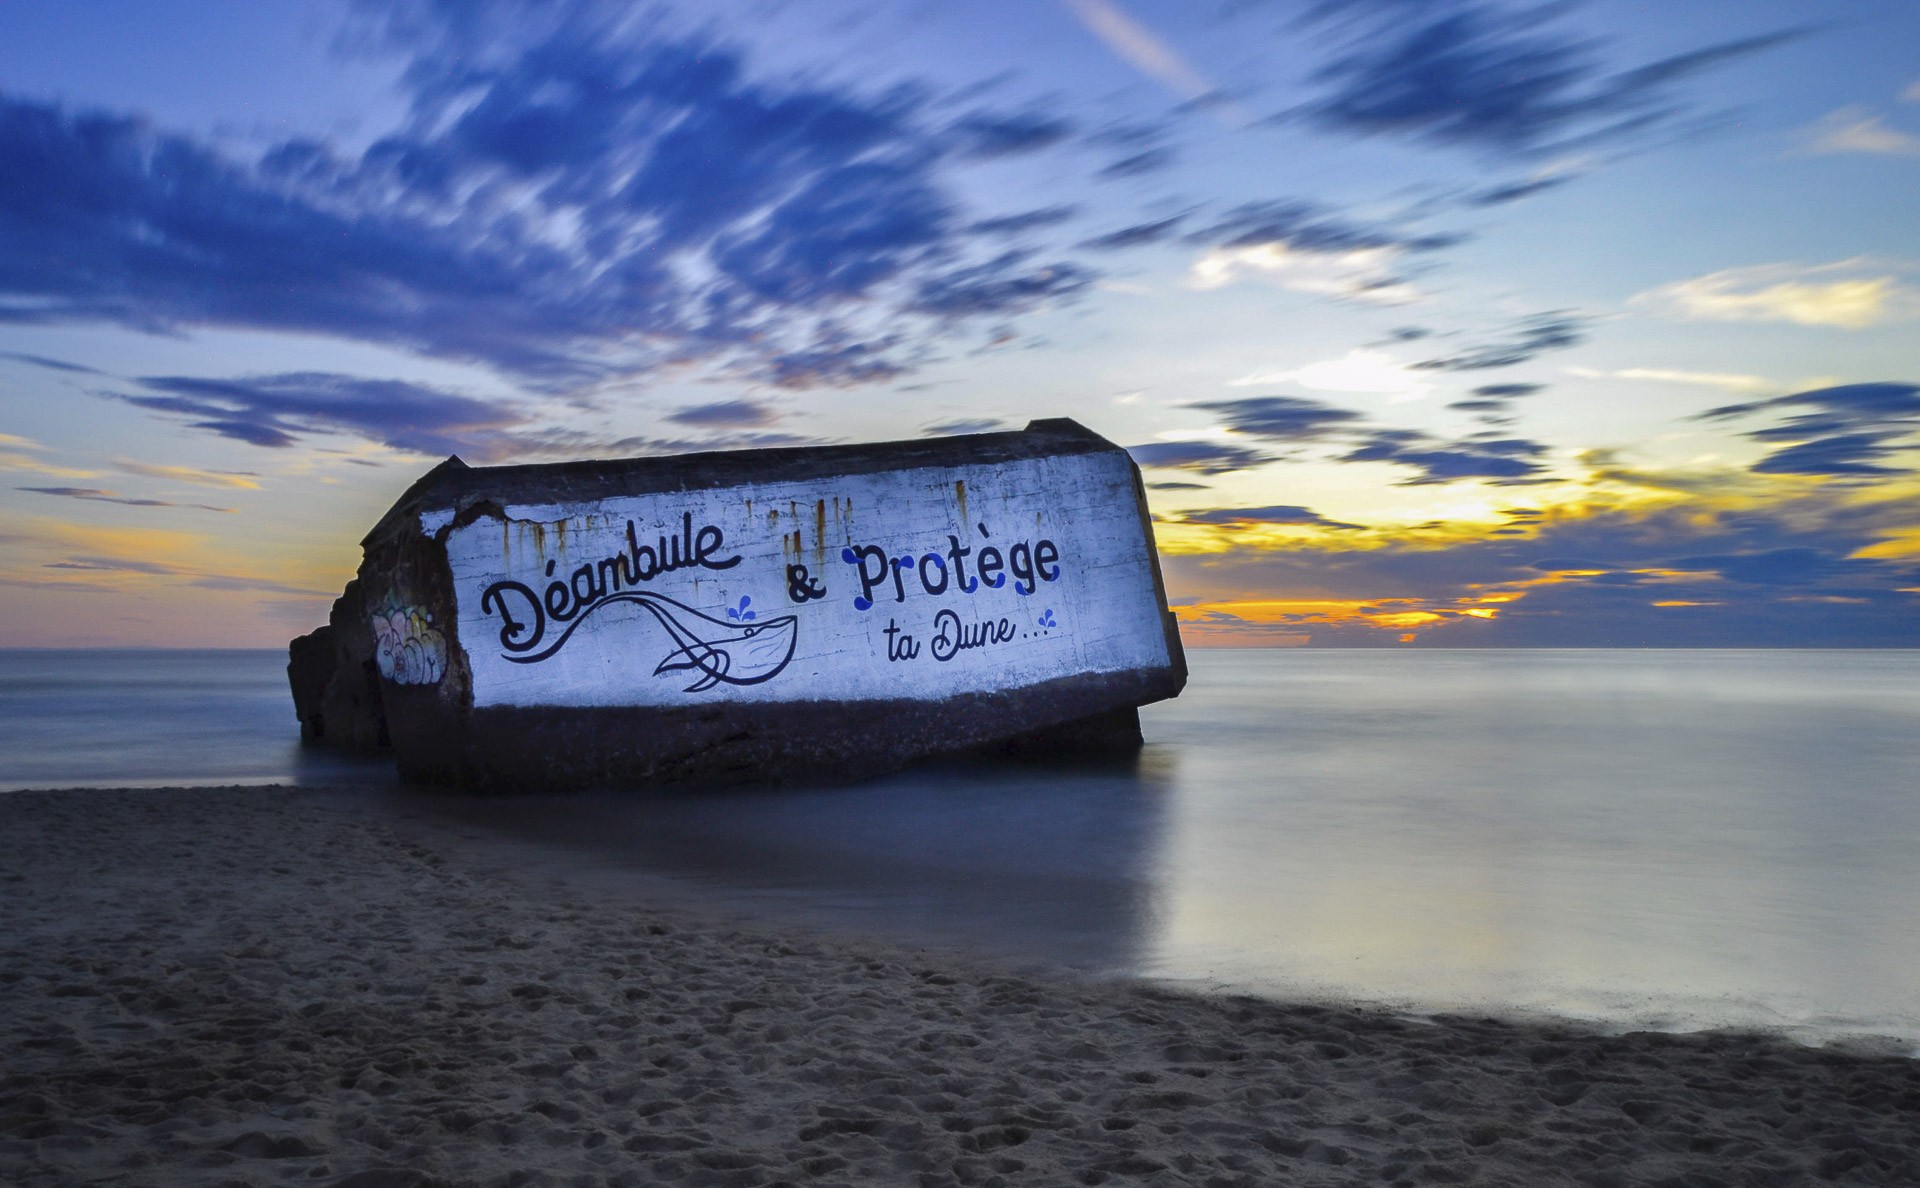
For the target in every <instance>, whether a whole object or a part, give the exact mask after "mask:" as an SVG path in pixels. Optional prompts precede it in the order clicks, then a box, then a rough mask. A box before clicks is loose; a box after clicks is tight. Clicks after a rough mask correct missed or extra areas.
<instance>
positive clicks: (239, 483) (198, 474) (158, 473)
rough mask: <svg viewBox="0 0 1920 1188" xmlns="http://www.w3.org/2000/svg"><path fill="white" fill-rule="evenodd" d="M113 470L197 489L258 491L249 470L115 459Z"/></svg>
mask: <svg viewBox="0 0 1920 1188" xmlns="http://www.w3.org/2000/svg"><path fill="white" fill-rule="evenodd" d="M113 465H114V469H116V470H121V471H125V472H126V473H127V474H138V475H145V476H146V477H147V478H158V479H172V480H173V481H175V482H181V483H192V484H193V485H195V486H197V487H232V488H235V489H237V490H241V491H258V490H259V489H260V483H259V482H258V481H257V480H258V479H259V477H260V476H259V475H257V474H255V473H254V472H252V471H250V470H204V469H202V468H200V467H198V466H165V465H161V464H159V463H156V462H140V461H137V460H135V459H132V458H115V459H114V461H113Z"/></svg>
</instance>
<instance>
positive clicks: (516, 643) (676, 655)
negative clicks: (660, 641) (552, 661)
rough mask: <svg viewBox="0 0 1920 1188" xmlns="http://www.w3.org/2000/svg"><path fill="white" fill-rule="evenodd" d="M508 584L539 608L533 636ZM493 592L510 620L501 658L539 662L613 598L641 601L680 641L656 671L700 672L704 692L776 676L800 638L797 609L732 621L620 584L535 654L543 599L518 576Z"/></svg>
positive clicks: (695, 689) (696, 687)
mask: <svg viewBox="0 0 1920 1188" xmlns="http://www.w3.org/2000/svg"><path fill="white" fill-rule="evenodd" d="M508 590H511V591H512V592H514V593H517V594H520V595H521V596H522V597H523V598H525V600H526V603H527V606H528V608H529V609H531V610H532V611H533V612H534V616H533V624H532V626H533V632H532V635H531V637H530V638H523V632H524V631H525V628H526V626H528V624H523V623H521V622H519V621H517V620H515V619H514V618H513V617H512V616H511V615H510V614H508V613H507V608H506V602H505V598H504V594H505V592H506V591H508ZM487 593H488V599H487V600H486V601H488V602H491V603H492V605H494V606H495V607H497V609H498V611H499V613H500V614H501V617H502V618H503V620H504V624H503V626H502V628H501V632H500V642H501V643H502V644H503V645H504V646H505V647H506V648H507V649H508V651H507V652H506V653H504V654H503V655H502V656H501V659H503V660H509V661H511V662H513V663H515V664H533V663H536V662H538V661H541V660H545V659H546V658H547V657H549V656H551V655H553V654H554V653H556V652H558V651H559V650H560V649H561V648H563V647H565V646H566V643H567V640H569V639H571V638H572V637H573V633H574V631H575V630H577V629H578V628H579V626H580V624H581V623H583V622H585V621H586V619H587V616H588V615H590V614H592V613H593V612H594V611H596V610H599V609H600V608H601V607H603V606H606V605H607V604H608V603H612V602H633V603H638V604H639V605H640V606H643V607H645V608H646V609H647V610H648V611H649V612H650V613H652V615H653V617H654V618H655V619H657V620H659V622H660V626H662V627H664V628H665V629H666V632H667V635H668V636H669V637H671V638H672V640H673V642H674V645H675V646H674V649H673V650H672V651H671V652H668V653H667V655H666V656H665V658H663V659H662V660H661V661H660V663H659V664H658V665H656V666H655V667H654V670H653V675H654V676H660V675H661V674H663V673H669V672H687V671H697V672H699V673H700V677H699V679H698V680H696V681H694V683H693V684H691V685H688V686H687V687H686V690H685V691H686V692H688V693H700V692H703V691H705V690H707V689H711V688H713V687H714V686H715V685H719V684H728V685H757V684H759V683H760V682H762V681H769V680H772V679H773V678H774V677H776V676H779V675H780V672H781V670H782V669H784V668H786V666H787V663H788V662H789V661H790V660H792V659H793V648H794V644H795V642H796V640H797V638H798V630H797V627H796V624H797V620H796V618H795V617H794V616H793V615H781V616H780V617H779V618H774V619H763V620H761V621H759V622H757V623H729V622H727V621H726V620H724V619H716V618H714V617H713V616H712V615H709V614H704V613H702V612H700V611H697V610H695V609H693V608H692V607H690V606H688V605H687V604H685V603H684V602H676V601H675V600H674V599H671V598H668V597H667V596H666V595H664V594H655V593H654V592H653V591H651V590H619V591H615V592H613V593H609V594H606V595H604V596H603V597H601V598H600V599H598V600H597V601H595V602H592V603H590V604H588V605H587V606H585V607H583V608H582V609H581V610H580V612H579V613H578V614H577V615H576V616H574V618H573V619H572V621H571V622H569V623H568V624H567V627H566V630H564V631H562V632H561V633H560V634H559V635H558V636H556V637H554V638H553V640H552V642H550V643H547V645H546V646H545V647H543V648H540V650H539V651H537V652H531V653H530V654H529V653H528V651H527V650H528V649H530V648H532V647H537V646H538V645H539V644H540V643H541V642H542V639H541V637H542V636H543V635H545V630H544V628H545V616H544V615H542V614H541V608H540V604H539V603H538V602H537V601H535V599H534V597H533V592H532V591H530V590H528V589H527V588H526V587H525V586H522V585H521V584H520V583H518V582H501V583H498V584H497V585H495V586H494V587H492V588H491V589H489V590H488V592H487ZM483 604H484V603H483ZM516 652H518V653H521V654H515V653H516Z"/></svg>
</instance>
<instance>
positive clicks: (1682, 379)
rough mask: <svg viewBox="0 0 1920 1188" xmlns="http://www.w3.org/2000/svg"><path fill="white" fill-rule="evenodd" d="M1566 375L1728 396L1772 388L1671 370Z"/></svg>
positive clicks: (1724, 375) (1755, 379)
mask: <svg viewBox="0 0 1920 1188" xmlns="http://www.w3.org/2000/svg"><path fill="white" fill-rule="evenodd" d="M1566 372H1567V374H1568V375H1571V376H1577V377H1579V378H1580V379H1623V380H1637V381H1640V382H1644V383H1651V384H1688V385H1695V386H1699V387H1707V388H1720V389H1723V390H1725V391H1728V392H1757V391H1762V390H1764V389H1766V388H1768V387H1771V386H1772V385H1770V384H1769V383H1768V382H1767V381H1766V380H1765V379H1763V378H1761V377H1760V376H1757V375H1744V374H1741V373H1739V372H1732V371H1683V370H1680V369H1678V368H1672V367H1623V368H1621V369H1620V370H1618V371H1599V370H1595V369H1594V368H1591V367H1569V368H1567V369H1566Z"/></svg>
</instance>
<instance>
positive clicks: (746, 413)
mask: <svg viewBox="0 0 1920 1188" xmlns="http://www.w3.org/2000/svg"><path fill="white" fill-rule="evenodd" d="M666 419H667V420H669V421H672V422H674V423H676V424H680V425H699V426H708V425H712V426H719V427H725V428H730V429H757V428H760V427H762V426H765V425H771V424H773V423H774V422H775V421H777V420H779V419H780V414H779V412H778V411H776V410H775V409H774V408H773V407H772V406H771V405H767V404H764V403H762V402H760V401H757V400H716V401H714V402H713V403H711V404H695V405H691V406H689V407H687V408H677V409H675V410H674V411H672V412H670V413H668V414H667V418H666Z"/></svg>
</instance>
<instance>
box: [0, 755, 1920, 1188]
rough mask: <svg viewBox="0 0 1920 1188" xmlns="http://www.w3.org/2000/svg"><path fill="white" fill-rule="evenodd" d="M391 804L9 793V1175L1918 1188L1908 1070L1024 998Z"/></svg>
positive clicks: (265, 1181) (1798, 1056) (313, 797)
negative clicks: (524, 869) (430, 820)
mask: <svg viewBox="0 0 1920 1188" xmlns="http://www.w3.org/2000/svg"><path fill="white" fill-rule="evenodd" d="M370 804H371V802H370V801H368V800H366V799H364V798H362V799H359V800H355V799H353V798H340V797H328V796H326V795H324V794H317V793H311V792H296V791H276V790H268V791H262V790H258V789H245V790H239V789H172V790H158V791H148V790H142V791H131V792H100V791H85V792H70V793H19V794H14V795H9V796H6V797H4V798H0V807H3V808H4V810H5V811H4V813H3V814H0V845H3V848H0V855H3V856H0V955H3V956H4V960H0V1052H4V1054H5V1059H4V1067H3V1068H0V1181H3V1182H5V1183H9V1184H21V1185H39V1184H47V1185H67V1184H75V1183H93V1182H110V1183H115V1184H169V1185H171V1184H180V1185H186V1184H195V1185H199V1184H229V1185H277V1184H318V1185H339V1186H343V1188H377V1186H382V1185H386V1186H418V1185H487V1186H494V1185H500V1186H507V1185H541V1184H552V1185H575V1184H582V1185H585V1184H592V1185H599V1184H609V1185H628V1184H630V1185H651V1184H682V1185H740V1186H747V1185H772V1184H781V1183H790V1184H926V1185H935V1184H966V1185H975V1184H978V1185H987V1184H1007V1185H1025V1184H1102V1183H1114V1184H1120V1183H1165V1184H1205V1185H1239V1184H1244V1185H1266V1184H1276V1183H1285V1184H1354V1183H1368V1184H1406V1185H1427V1184H1454V1183H1465V1184H1477V1185H1517V1186H1518V1185H1525V1186H1532V1185H1551V1184H1591V1185H1640V1184H1649V1185H1651V1184H1672V1185H1702V1186H1705V1185H1749V1184H1751V1185H1785V1184H1800V1183H1823V1182H1837V1183H1854V1184H1913V1183H1920V1062H1916V1061H1913V1060H1908V1059H1905V1058H1901V1057H1896V1056H1888V1055H1876V1054H1873V1053H1871V1052H1865V1051H1836V1050H1831V1049H1811V1048H1804V1047H1797V1046H1793V1045H1791V1044H1787V1043H1784V1042H1781V1041H1778V1040H1774V1039H1771V1038H1768V1037H1764V1036H1752V1035H1734V1034H1702V1035H1687V1036H1672V1035H1658V1034H1633V1035H1624V1036H1602V1035H1596V1034H1592V1033H1588V1032H1584V1031H1581V1030H1579V1029H1576V1028H1573V1027H1555V1026H1539V1025H1522V1024H1517V1023H1512V1022H1502V1021H1496V1020H1490V1019H1464V1018H1443V1019H1439V1020H1431V1021H1427V1020H1411V1019H1404V1018H1398V1017H1395V1016H1393V1015H1390V1014H1385V1013H1381V1012H1377V1011H1369V1010H1365V1009H1355V1008H1346V1007H1334V1006H1324V1005H1304V1004H1281V1003H1268V1002H1263V1001H1257V1000H1251V999H1219V998H1206V997H1196V996H1186V995H1181V994H1175V993H1171V992H1168V991H1166V990H1163V989H1156V988H1153V987H1147V986H1137V985H1126V984H1112V983H1089V982H1081V981H1075V980H1072V979H1070V978H1068V977H1066V976H1064V975H1059V976H1054V975H1047V974H1035V973H1033V972H1032V971H1026V972H1016V971H1013V970H1010V969H1004V968H997V967H995V966H993V965H991V964H988V963H984V962H980V961H976V960H967V959H964V958H960V957H956V956H953V955H951V954H936V953H932V952H928V951H917V950H912V949H907V948H902V947H900V946H897V945H887V944H883V943H881V942H877V941H875V942H855V941H849V940H846V939H838V938H832V937H826V936H821V935H817V934H812V933H808V932H803V931H796V930H794V929H791V928H786V929H782V928H777V927H774V926H772V925H764V924H763V925H754V924H748V925H742V924H741V923H740V922H738V921H737V920H727V919H723V918H721V917H718V916H713V915H704V914H702V913H700V912H698V911H696V910H692V909H689V908H687V907H685V906H684V905H680V906H668V905H667V904H665V903H664V902H663V903H661V904H655V905H639V904H636V903H634V902H632V901H627V900H622V901H619V902H613V901H590V900H589V899H588V898H587V897H585V896H584V895H582V894H581V893H579V892H569V891H565V890H556V889H555V888H554V887H553V886H552V885H551V883H550V882H545V881H541V880H536V879H530V878H516V877H514V876H513V875H511V874H510V873H506V872H504V871H503V870H502V869H501V867H500V865H499V864H498V863H497V862H492V863H489V862H480V861H476V860H474V858H475V856H474V855H473V854H472V853H471V852H470V850H468V849H465V848H463V847H465V846H467V843H465V842H463V841H462V840H461V839H460V838H459V837H458V836H455V835H453V834H447V833H444V832H443V833H439V834H436V833H435V832H433V831H431V830H423V829H421V828H418V827H412V826H406V825H404V824H402V823H400V822H397V821H395V820H393V819H391V817H390V816H387V815H383V814H382V813H380V812H376V811H370V808H369V805H370ZM555 811H564V801H556V802H555Z"/></svg>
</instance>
